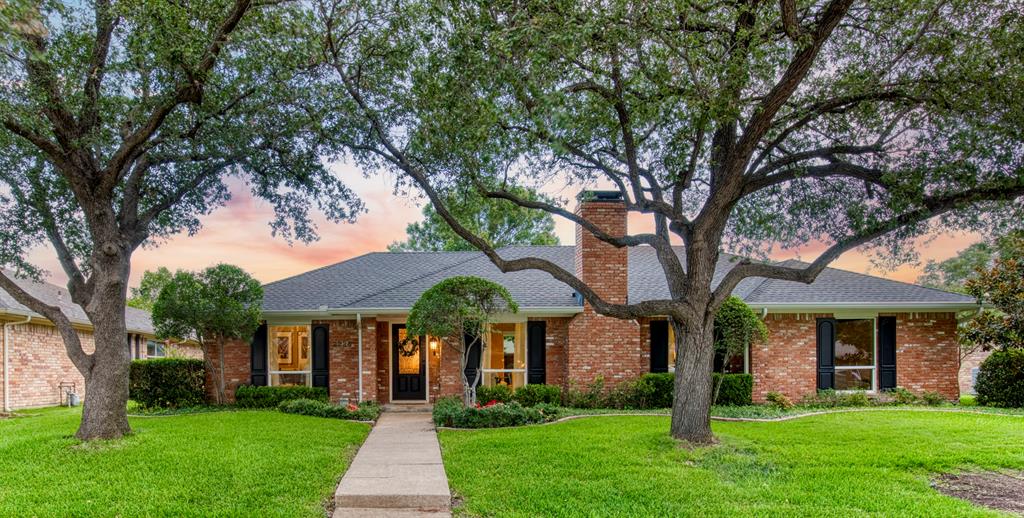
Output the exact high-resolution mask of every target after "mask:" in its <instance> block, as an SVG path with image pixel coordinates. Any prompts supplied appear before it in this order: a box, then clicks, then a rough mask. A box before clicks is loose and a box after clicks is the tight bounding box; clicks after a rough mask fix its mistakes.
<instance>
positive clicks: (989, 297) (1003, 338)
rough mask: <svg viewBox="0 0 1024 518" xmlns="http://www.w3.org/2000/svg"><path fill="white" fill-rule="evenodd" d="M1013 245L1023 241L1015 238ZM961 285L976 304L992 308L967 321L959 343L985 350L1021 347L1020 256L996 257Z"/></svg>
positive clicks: (1023, 279) (1023, 288) (1023, 284)
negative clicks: (988, 305) (988, 265)
mask: <svg viewBox="0 0 1024 518" xmlns="http://www.w3.org/2000/svg"><path fill="white" fill-rule="evenodd" d="M1016 246H1017V247H1018V248H1022V247H1024V241H1021V240H1018V241H1017V245H1016ZM1017 255H1019V253H1018V254H1017ZM965 288H966V290H967V293H969V294H971V295H972V296H974V297H975V298H977V299H978V303H979V304H991V305H993V306H995V311H991V310H990V311H986V312H984V313H982V314H981V315H979V316H978V318H975V319H974V320H971V321H970V322H968V323H967V324H966V325H965V326H964V329H963V332H962V334H961V342H963V344H965V345H967V346H974V347H975V348H981V349H982V350H985V351H987V350H990V349H1000V350H1006V349H1010V348H1024V259H1018V258H1016V257H1012V256H1011V258H1001V259H997V260H996V262H995V264H994V265H993V266H992V268H989V269H988V270H979V271H978V274H977V277H976V278H974V279H971V280H969V281H967V283H966V284H965Z"/></svg>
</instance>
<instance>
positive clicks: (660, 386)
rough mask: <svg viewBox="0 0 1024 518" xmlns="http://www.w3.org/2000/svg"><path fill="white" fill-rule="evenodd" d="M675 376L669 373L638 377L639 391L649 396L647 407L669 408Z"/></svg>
mask: <svg viewBox="0 0 1024 518" xmlns="http://www.w3.org/2000/svg"><path fill="white" fill-rule="evenodd" d="M675 381H676V378H675V374H673V373H671V372H663V373H648V374H644V375H643V376H640V380H639V384H640V385H641V387H640V388H639V391H640V392H641V393H643V394H650V399H649V405H650V406H649V407H647V408H670V407H671V406H672V400H673V399H674V391H675Z"/></svg>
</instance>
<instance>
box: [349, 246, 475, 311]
mask: <svg viewBox="0 0 1024 518" xmlns="http://www.w3.org/2000/svg"><path fill="white" fill-rule="evenodd" d="M374 253H393V252H374ZM478 254H479V255H474V256H472V257H469V258H468V259H466V260H463V261H459V262H457V263H455V264H453V265H451V266H443V267H441V268H438V269H436V270H431V271H429V272H427V273H424V274H423V275H420V276H417V277H413V278H411V279H408V280H406V281H404V282H400V283H398V284H394V285H391V286H387V287H385V288H383V289H381V290H378V291H374V292H372V293H367V294H366V295H364V296H362V297H359V298H358V299H355V300H351V301H349V302H346V303H345V305H346V306H349V307H351V306H354V305H355V304H358V303H359V302H361V301H364V300H366V299H368V298H370V297H376V296H377V295H380V294H382V293H385V292H388V291H391V290H394V289H398V288H401V287H402V286H405V285H407V284H410V283H413V282H416V281H418V280H420V279H425V278H427V277H430V276H431V275H436V274H438V273H440V272H443V271H445V270H449V269H451V268H455V267H457V266H461V265H463V264H466V263H468V262H470V261H473V260H476V259H479V258H480V257H484V254H483V252H478ZM367 255H369V254H367Z"/></svg>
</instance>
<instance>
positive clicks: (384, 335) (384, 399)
mask: <svg viewBox="0 0 1024 518" xmlns="http://www.w3.org/2000/svg"><path fill="white" fill-rule="evenodd" d="M390 325H391V324H390V323H389V322H377V333H376V334H377V336H376V339H377V346H376V351H375V352H376V355H377V365H376V371H377V376H376V379H377V401H378V402H379V403H388V402H390V400H391V376H390V374H389V373H390V372H391V362H390V359H391V356H390V352H389V351H390V344H389V343H388V337H389V336H390V335H389V332H390V331H389V330H388V328H389V326H390Z"/></svg>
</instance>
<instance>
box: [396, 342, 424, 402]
mask: <svg viewBox="0 0 1024 518" xmlns="http://www.w3.org/2000/svg"><path fill="white" fill-rule="evenodd" d="M391 372H392V373H393V375H392V389H393V391H394V392H393V393H392V397H391V399H395V400H400V399H414V400H417V399H419V400H422V399H426V398H427V355H426V354H425V353H424V351H423V340H422V338H420V337H408V336H406V333H405V324H392V325H391Z"/></svg>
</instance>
